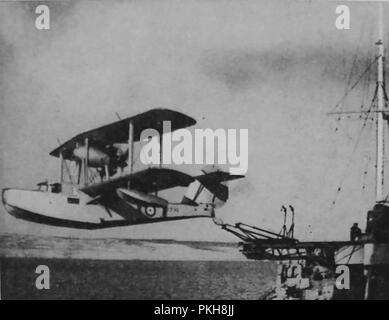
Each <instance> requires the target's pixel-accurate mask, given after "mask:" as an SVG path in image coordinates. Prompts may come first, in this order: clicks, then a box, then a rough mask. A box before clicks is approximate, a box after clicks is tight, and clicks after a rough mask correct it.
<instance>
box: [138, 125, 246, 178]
mask: <svg viewBox="0 0 389 320" xmlns="http://www.w3.org/2000/svg"><path fill="white" fill-rule="evenodd" d="M162 127H163V131H162V135H163V137H162V139H161V136H160V133H159V132H158V130H156V129H151V128H150V129H145V130H143V131H142V133H141V136H140V143H141V151H140V161H141V162H142V163H143V164H145V165H150V164H152V165H159V164H164V165H170V164H176V165H181V164H210V165H211V164H212V165H213V164H217V165H229V167H230V169H229V171H230V173H231V174H245V173H246V172H247V170H248V135H249V132H248V129H239V130H237V129H227V130H225V129H221V128H219V129H216V130H212V129H195V130H194V133H192V132H191V131H190V130H188V129H179V130H176V131H174V132H171V131H172V130H171V122H170V121H163V126H162ZM238 131H239V132H238ZM161 141H162V152H160V151H161V149H160V148H161V143H160V142H161Z"/></svg>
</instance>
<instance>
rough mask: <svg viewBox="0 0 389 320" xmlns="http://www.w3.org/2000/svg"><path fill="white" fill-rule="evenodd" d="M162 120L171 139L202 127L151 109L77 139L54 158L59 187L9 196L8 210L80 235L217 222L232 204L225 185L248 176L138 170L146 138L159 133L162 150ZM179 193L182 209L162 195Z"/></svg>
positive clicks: (179, 115) (6, 191)
mask: <svg viewBox="0 0 389 320" xmlns="http://www.w3.org/2000/svg"><path fill="white" fill-rule="evenodd" d="M164 121H170V123H171V129H170V130H171V132H173V131H175V130H178V129H182V128H185V127H189V126H192V125H194V124H195V123H196V121H195V120H194V119H193V118H191V117H189V116H186V115H184V114H182V113H179V112H176V111H172V110H168V109H152V110H149V111H147V112H144V113H141V114H138V115H136V116H133V117H129V118H126V119H121V120H119V121H116V122H114V123H111V124H108V125H105V126H102V127H99V128H96V129H93V130H90V131H86V132H84V133H81V134H79V135H76V136H75V137H73V138H72V139H70V140H68V141H67V142H65V143H63V144H61V145H60V146H58V147H57V148H56V149H54V150H53V151H52V152H50V155H51V156H53V157H57V158H58V159H59V178H58V180H59V181H58V182H52V183H49V182H48V181H45V182H41V183H39V184H38V187H39V188H37V189H36V190H21V189H9V188H6V189H3V191H2V200H3V203H4V206H5V208H6V210H7V211H8V212H9V213H10V214H11V215H13V216H14V217H16V218H20V219H24V220H28V221H32V222H36V223H41V224H47V225H53V226H60V227H68V228H77V229H102V228H110V227H118V226H128V225H135V224H145V223H151V222H161V221H170V220H180V219H189V218H198V217H211V218H213V217H214V216H215V208H216V207H219V206H221V205H222V204H223V203H225V202H226V201H227V199H228V195H229V192H228V187H227V185H226V182H227V181H229V180H234V179H237V178H241V177H243V176H240V175H232V174H230V173H227V172H223V171H220V170H214V169H213V170H202V173H201V174H200V175H198V176H192V175H188V174H186V173H184V172H181V171H177V170H173V169H168V168H163V167H162V166H161V165H159V166H158V167H149V168H146V169H143V170H139V171H134V150H135V149H134V145H135V143H136V142H139V141H140V139H141V133H142V131H143V130H145V129H150V128H151V129H154V130H157V131H158V132H159V133H160V140H161V145H162V139H163V134H162V133H163V129H164V128H163V122H164ZM160 150H161V151H160V152H161V153H162V148H160ZM161 157H162V155H161ZM175 187H186V193H185V194H184V195H183V197H182V200H181V202H179V203H172V202H169V201H168V200H167V199H165V198H163V197H161V196H160V195H158V193H159V192H161V191H163V190H167V189H171V188H175Z"/></svg>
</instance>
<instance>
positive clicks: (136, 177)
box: [80, 168, 194, 197]
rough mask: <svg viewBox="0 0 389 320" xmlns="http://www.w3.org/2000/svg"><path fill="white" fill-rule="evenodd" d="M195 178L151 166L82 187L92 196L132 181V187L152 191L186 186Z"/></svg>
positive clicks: (125, 185)
mask: <svg viewBox="0 0 389 320" xmlns="http://www.w3.org/2000/svg"><path fill="white" fill-rule="evenodd" d="M193 181H194V179H193V177H191V176H190V175H187V174H185V173H182V172H179V171H176V170H172V169H164V168H150V169H146V170H142V171H138V172H135V173H133V174H130V175H125V176H122V177H118V178H115V179H111V180H109V181H104V182H102V183H98V184H94V185H90V186H86V187H84V188H81V189H80V190H81V191H82V192H85V193H86V194H87V195H89V196H91V197H96V196H98V195H101V194H104V193H107V192H110V191H113V190H115V189H116V188H125V187H127V186H128V183H129V182H130V188H131V189H133V190H137V191H141V192H145V193H150V192H156V191H160V190H165V189H170V188H174V187H185V186H187V185H189V184H190V183H191V182H193Z"/></svg>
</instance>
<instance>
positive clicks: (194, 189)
mask: <svg viewBox="0 0 389 320" xmlns="http://www.w3.org/2000/svg"><path fill="white" fill-rule="evenodd" d="M202 171H203V174H202V175H200V176H196V177H194V178H195V181H194V182H192V183H191V184H190V185H189V186H188V190H187V192H186V194H185V196H184V198H183V199H182V203H184V204H190V205H197V204H199V203H212V204H213V205H215V207H216V208H218V207H221V206H223V205H224V203H225V202H226V201H227V200H228V197H229V191H228V186H227V185H226V182H227V181H229V180H234V179H239V178H242V177H243V176H238V175H231V174H229V173H228V172H223V171H220V170H218V169H214V170H213V171H209V170H207V171H205V170H202Z"/></svg>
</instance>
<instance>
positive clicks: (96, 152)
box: [73, 146, 110, 168]
mask: <svg viewBox="0 0 389 320" xmlns="http://www.w3.org/2000/svg"><path fill="white" fill-rule="evenodd" d="M73 155H74V156H75V157H76V158H78V159H80V160H84V159H86V156H87V150H86V146H78V147H76V148H75V149H74V150H73ZM88 156H89V157H88V165H89V166H90V167H95V168H98V167H103V166H105V165H109V164H110V156H109V155H108V153H106V152H104V151H102V150H100V149H98V148H96V147H94V146H90V147H89V154H88Z"/></svg>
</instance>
